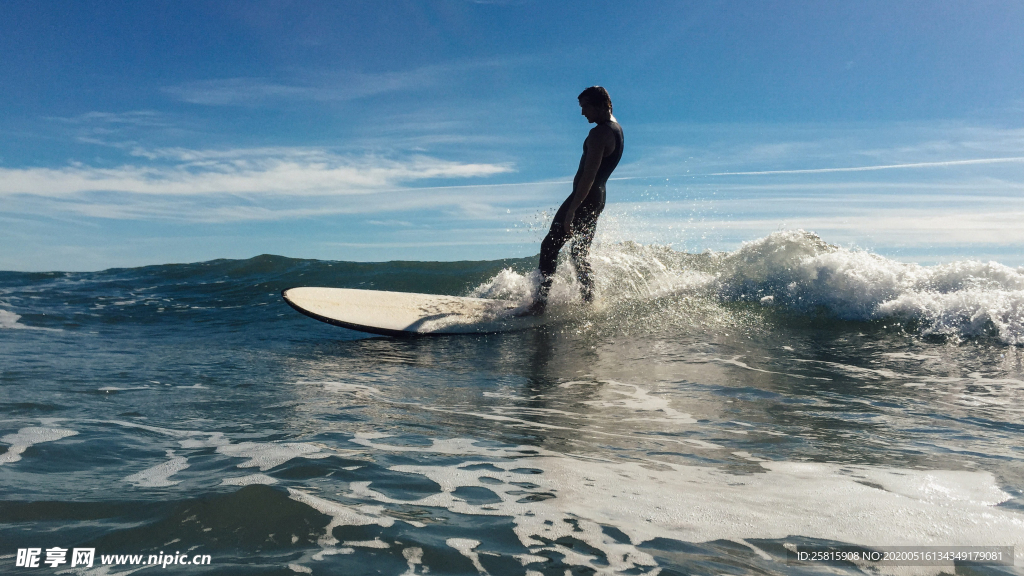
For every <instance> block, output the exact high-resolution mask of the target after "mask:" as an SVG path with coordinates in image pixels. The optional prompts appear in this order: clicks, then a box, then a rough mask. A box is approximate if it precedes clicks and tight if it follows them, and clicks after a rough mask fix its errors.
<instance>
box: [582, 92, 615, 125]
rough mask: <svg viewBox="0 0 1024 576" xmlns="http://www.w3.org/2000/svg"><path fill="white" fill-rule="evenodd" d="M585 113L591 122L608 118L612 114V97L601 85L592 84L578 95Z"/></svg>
mask: <svg viewBox="0 0 1024 576" xmlns="http://www.w3.org/2000/svg"><path fill="white" fill-rule="evenodd" d="M577 99H579V101H580V108H582V109H583V115H584V116H586V117H587V120H588V121H590V122H599V121H602V120H607V119H608V118H610V117H611V115H612V97H611V96H609V95H608V91H607V90H605V89H604V88H602V87H600V86H591V87H590V88H587V89H586V90H584V91H583V92H580V95H579V96H577Z"/></svg>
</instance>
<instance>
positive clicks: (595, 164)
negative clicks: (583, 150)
mask: <svg viewBox="0 0 1024 576" xmlns="http://www.w3.org/2000/svg"><path fill="white" fill-rule="evenodd" d="M586 145H587V157H586V159H585V160H584V161H583V173H582V174H580V179H579V182H578V183H577V185H576V189H575V190H573V192H572V202H570V203H569V209H568V211H566V213H565V220H564V222H563V223H562V226H563V227H564V228H565V231H566V232H569V233H572V221H573V218H575V217H576V209H577V208H579V207H580V205H581V204H583V201H584V200H586V199H587V195H588V194H590V188H591V187H592V186H593V185H594V179H595V178H597V171H598V169H600V168H601V160H602V159H604V157H605V156H606V154H605V152H606V151H608V149H609V148H614V147H615V140H614V139H613V137H612V133H611V130H610V129H608V128H607V127H605V126H595V127H594V129H593V130H591V131H590V134H588V135H587V142H586Z"/></svg>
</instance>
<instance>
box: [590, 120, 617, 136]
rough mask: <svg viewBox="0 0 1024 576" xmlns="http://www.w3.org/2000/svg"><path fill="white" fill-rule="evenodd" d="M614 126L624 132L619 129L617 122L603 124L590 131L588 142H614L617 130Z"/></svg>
mask: <svg viewBox="0 0 1024 576" xmlns="http://www.w3.org/2000/svg"><path fill="white" fill-rule="evenodd" d="M612 125H614V126H615V128H618V129H619V130H622V128H619V124H618V122H615V121H614V120H613V121H611V122H602V123H600V124H598V125H597V126H594V127H593V128H591V129H590V133H589V134H588V135H587V140H614V138H615V128H612Z"/></svg>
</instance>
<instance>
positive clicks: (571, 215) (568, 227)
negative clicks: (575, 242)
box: [562, 208, 576, 234]
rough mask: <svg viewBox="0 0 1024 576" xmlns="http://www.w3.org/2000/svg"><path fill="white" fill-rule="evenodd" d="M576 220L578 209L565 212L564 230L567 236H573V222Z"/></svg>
mask: <svg viewBox="0 0 1024 576" xmlns="http://www.w3.org/2000/svg"><path fill="white" fill-rule="evenodd" d="M575 218H576V209H575V208H569V209H568V210H566V211H565V220H564V221H563V222H562V229H563V230H565V233H566V234H572V221H573V220H574V219H575Z"/></svg>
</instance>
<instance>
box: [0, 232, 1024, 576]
mask: <svg viewBox="0 0 1024 576" xmlns="http://www.w3.org/2000/svg"><path fill="white" fill-rule="evenodd" d="M592 257H593V264H594V268H595V271H596V278H597V283H598V295H599V298H598V302H597V303H596V304H594V305H593V306H584V305H582V304H581V303H580V302H579V301H578V296H577V294H578V291H577V289H576V288H577V287H576V286H575V285H574V283H573V282H574V280H573V275H572V271H571V267H570V266H568V265H565V266H562V267H561V269H560V272H559V275H558V277H557V281H556V284H555V287H554V289H553V291H552V303H551V306H550V308H549V313H550V315H551V323H550V324H548V325H547V326H544V327H542V328H537V329H531V330H526V331H522V332H516V333H506V334H491V335H473V336H443V337H426V338H409V339H398V338H385V337H375V336H371V335H367V334H362V333H358V332H353V331H349V330H346V329H342V328H337V327H333V326H330V325H327V324H323V323H320V322H317V321H315V320H312V319H310V318H307V317H305V316H302V315H300V314H298V313H297V312H295V311H293V310H292V309H290V308H289V307H288V306H287V305H286V304H285V303H284V302H283V300H282V299H281V297H280V292H281V290H282V289H285V288H289V287H293V286H303V285H305V286H333V287H348V288H365V289H380V290H397V291H410V292H426V293H436V294H456V295H474V296H484V297H494V298H505V299H509V300H514V301H519V302H524V301H526V299H528V298H529V295H530V293H531V291H532V290H533V289H534V286H535V284H536V280H537V279H536V275H535V273H533V272H532V269H533V267H534V266H535V259H521V260H504V261H492V262H390V263H377V264H366V263H351V262H329V261H314V260H297V259H289V258H283V257H277V256H260V257H256V258H252V259H249V260H216V261H211V262H204V263H198V264H174V265H160V266H148V267H143V268H133V269H116V270H106V271H102V272H89V273H63V272H54V273H21V272H0V496H2V501H0V546H2V548H0V573H5V574H6V573H12V574H15V573H17V574H33V573H67V574H97V575H99V574H103V575H110V574H128V573H133V572H134V571H135V570H138V569H140V568H142V569H145V570H148V571H146V572H143V573H151V572H152V571H153V570H154V569H156V570H164V569H166V570H169V571H175V572H177V573H187V574H310V573H311V574H395V575H398V574H469V575H475V574H495V575H498V574H529V575H536V574H551V575H554V574H557V575H563V574H574V575H583V574H662V575H667V574H780V573H799V574H826V573H827V574H831V573H842V574H853V573H898V574H937V573H940V572H946V573H953V572H954V571H958V573H982V574H986V573H987V574H1003V573H1017V574H1019V573H1022V568H1021V567H1022V566H1024V497H1022V493H1021V490H1022V489H1024V479H1022V472H1024V466H1022V463H1024V448H1022V444H1024V423H1022V419H1021V416H1022V412H1024V375H1022V370H1024V367H1022V359H1024V354H1022V348H1021V346H1020V345H1021V344H1022V343H1024V269H1021V268H1011V267H1007V266H1003V265H1000V264H998V263H995V262H976V261H966V260H965V261H959V262H952V263H948V264H943V265H938V266H919V265H915V264H909V263H901V262H896V261H893V260H888V259H885V258H883V257H880V256H877V255H874V254H872V253H869V252H863V251H855V250H848V249H844V248H839V247H836V246H833V245H830V244H828V243H827V242H825V241H823V240H822V239H820V238H817V237H815V236H813V235H811V234H806V233H803V232H778V233H775V234H772V235H770V236H768V237H766V238H762V239H760V240H757V241H754V242H750V243H748V244H745V245H744V246H743V247H742V248H740V249H739V250H737V251H735V252H729V253H712V252H707V253H702V254H688V253H685V252H681V251H675V250H672V249H670V248H667V247H658V246H643V245H638V244H632V243H605V244H602V245H600V246H597V247H596V249H595V251H594V253H593V255H592ZM844 545H853V546H860V547H868V548H871V547H874V548H875V549H880V548H881V547H896V546H915V547H921V546H931V547H945V548H949V547H956V546H959V547H963V546H989V547H991V546H1014V547H1015V549H1014V553H1015V555H1016V556H1015V558H1014V559H1012V560H1011V562H1014V561H1015V563H1016V566H970V567H968V566H966V565H965V564H964V563H962V562H961V563H956V564H955V563H954V562H953V561H948V562H946V563H945V564H944V565H939V566H907V565H897V566H890V565H879V564H877V563H872V562H868V561H863V560H850V561H845V562H839V563H822V562H817V563H815V562H804V563H799V562H796V561H794V560H793V559H792V554H793V551H794V550H801V549H805V550H806V549H815V547H817V548H818V549H826V548H827V547H829V546H832V547H837V546H844ZM33 549H38V550H37V551H36V556H35V557H34V558H35V559H36V561H37V564H38V566H39V567H38V568H29V567H26V566H23V565H21V564H26V563H27V562H29V561H30V560H31V558H29V556H28V555H29V554H30V551H31V550H33ZM76 549H80V550H92V551H94V553H95V558H94V559H93V561H92V565H91V566H88V565H85V563H84V557H83V558H81V560H82V562H79V563H77V565H76V566H72V555H73V554H74V552H75V551H76ZM60 550H65V551H66V553H65V555H64V556H63V558H64V563H55V564H52V565H51V564H47V563H46V560H47V558H48V557H49V556H48V554H50V552H51V551H53V554H54V556H53V557H52V560H59V559H61V558H62V556H61V555H60ZM194 559H198V562H199V563H198V564H192V562H193V560H194ZM182 562H187V563H188V564H182ZM157 565H162V566H166V568H157V567H156V566H157Z"/></svg>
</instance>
